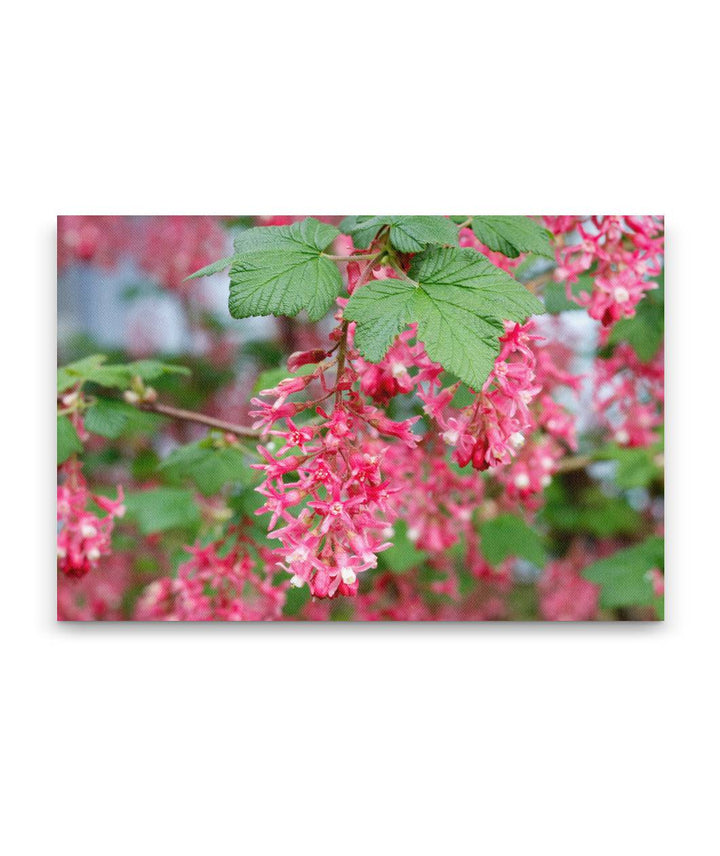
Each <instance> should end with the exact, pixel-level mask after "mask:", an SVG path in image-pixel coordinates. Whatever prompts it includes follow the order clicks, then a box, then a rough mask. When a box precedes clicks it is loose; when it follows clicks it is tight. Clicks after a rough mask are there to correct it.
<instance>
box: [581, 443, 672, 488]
mask: <svg viewBox="0 0 720 856" xmlns="http://www.w3.org/2000/svg"><path fill="white" fill-rule="evenodd" d="M660 452H661V444H659V443H658V444H654V445H653V446H650V447H647V448H626V447H624V446H617V445H608V446H606V447H605V448H603V449H600V450H599V451H598V452H596V454H595V457H596V458H598V459H599V460H612V461H617V462H618V467H617V473H616V475H615V481H616V483H617V485H618V487H621V488H623V489H628V488H633V487H646V486H647V485H649V484H650V483H651V482H652V481H653V480H654V479H655V478H657V476H658V475H659V474H660V472H661V467H660V466H659V465H658V464H657V462H656V457H657V455H658V454H659V453H660Z"/></svg>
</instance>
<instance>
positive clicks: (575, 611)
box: [538, 542, 599, 621]
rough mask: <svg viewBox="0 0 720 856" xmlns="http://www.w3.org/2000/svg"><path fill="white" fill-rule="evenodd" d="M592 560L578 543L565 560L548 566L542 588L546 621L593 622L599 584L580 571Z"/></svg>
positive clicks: (539, 582) (542, 611) (550, 563)
mask: <svg viewBox="0 0 720 856" xmlns="http://www.w3.org/2000/svg"><path fill="white" fill-rule="evenodd" d="M590 561H592V559H591V557H590V556H588V551H587V549H586V547H585V546H583V545H581V544H579V543H577V542H576V543H575V544H573V546H572V547H571V548H570V551H569V552H568V553H567V555H566V556H565V557H564V558H563V559H557V560H555V561H552V562H548V564H547V565H546V566H545V569H544V571H543V574H542V577H541V578H540V580H539V581H538V590H539V593H540V614H541V615H542V617H543V618H544V619H545V620H546V621H590V620H592V619H593V618H595V617H596V615H597V609H598V594H599V586H597V585H595V584H594V583H591V582H589V581H588V580H586V579H585V578H584V577H582V576H581V574H580V572H581V571H582V569H583V568H584V567H586V565H588V564H589V562H590Z"/></svg>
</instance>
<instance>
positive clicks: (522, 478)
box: [515, 473, 530, 490]
mask: <svg viewBox="0 0 720 856" xmlns="http://www.w3.org/2000/svg"><path fill="white" fill-rule="evenodd" d="M515 487H519V488H520V489H521V490H522V489H523V488H526V487H530V476H529V475H528V474H527V473H518V475H516V476H515Z"/></svg>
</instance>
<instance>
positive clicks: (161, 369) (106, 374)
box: [58, 354, 190, 392]
mask: <svg viewBox="0 0 720 856" xmlns="http://www.w3.org/2000/svg"><path fill="white" fill-rule="evenodd" d="M106 360H107V357H106V356H105V355H104V354H92V355H91V356H89V357H85V359H83V360H78V361H77V362H75V363H70V365H67V366H62V367H61V368H59V369H58V392H64V391H65V390H66V389H70V387H71V386H75V384H77V383H85V382H88V381H89V382H91V383H97V384H99V385H100V386H106V387H114V388H117V389H127V387H128V386H130V383H131V381H132V379H133V377H135V376H136V375H137V376H139V377H140V378H142V380H144V381H147V380H154V379H155V378H158V377H160V376H161V375H164V374H185V375H188V374H190V370H189V369H188V368H186V367H185V366H177V365H172V364H170V363H161V362H159V361H158V360H137V361H136V362H134V363H121V364H118V365H112V366H107V365H105V362H106Z"/></svg>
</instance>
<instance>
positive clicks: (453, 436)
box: [442, 428, 460, 446]
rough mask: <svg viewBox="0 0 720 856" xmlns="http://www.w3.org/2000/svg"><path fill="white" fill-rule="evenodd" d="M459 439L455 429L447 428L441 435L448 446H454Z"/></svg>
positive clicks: (458, 433)
mask: <svg viewBox="0 0 720 856" xmlns="http://www.w3.org/2000/svg"><path fill="white" fill-rule="evenodd" d="M459 437H460V432H459V431H458V430H457V429H456V428H448V430H447V431H445V433H444V434H443V435H442V438H443V440H444V441H445V442H446V443H447V444H448V446H454V445H455V444H456V443H457V441H458V438H459Z"/></svg>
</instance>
